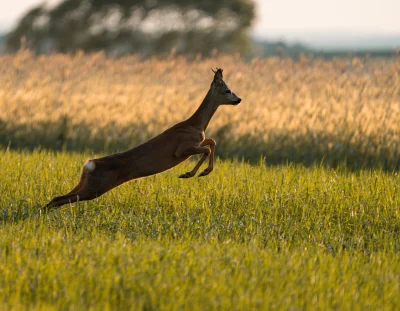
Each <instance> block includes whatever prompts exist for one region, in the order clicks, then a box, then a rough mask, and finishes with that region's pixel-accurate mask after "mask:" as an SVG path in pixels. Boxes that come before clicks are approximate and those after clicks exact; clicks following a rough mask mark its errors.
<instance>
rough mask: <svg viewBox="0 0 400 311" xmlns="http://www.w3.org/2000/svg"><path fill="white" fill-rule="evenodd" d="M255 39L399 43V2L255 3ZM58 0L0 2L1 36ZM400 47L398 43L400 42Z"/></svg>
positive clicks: (299, 0)
mask: <svg viewBox="0 0 400 311" xmlns="http://www.w3.org/2000/svg"><path fill="white" fill-rule="evenodd" d="M254 1H255V3H256V5H257V19H256V21H255V23H254V25H253V29H252V34H253V35H254V36H256V37H257V38H264V39H273V40H276V39H279V40H283V41H288V42H303V43H308V44H311V45H316V46H318V44H322V45H324V44H325V45H329V44H332V45H335V44H338V43H340V42H341V43H342V44H350V45H351V43H352V42H353V41H356V42H361V41H365V43H368V41H370V42H372V41H374V40H376V41H385V42H386V41H388V40H395V41H396V40H397V38H399V40H400V18H399V12H400V0H254ZM43 2H47V3H54V2H57V0H48V1H43V0H11V1H7V0H2V1H1V4H0V32H6V31H8V30H10V28H11V27H12V26H13V25H15V23H16V22H17V20H18V18H19V17H21V16H22V15H23V13H24V12H26V11H27V10H28V9H29V8H31V7H32V6H34V5H37V4H39V3H43ZM399 43H400V41H399Z"/></svg>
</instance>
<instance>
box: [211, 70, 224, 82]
mask: <svg viewBox="0 0 400 311" xmlns="http://www.w3.org/2000/svg"><path fill="white" fill-rule="evenodd" d="M211 70H212V71H213V72H214V82H221V81H222V71H223V70H222V69H221V68H217V71H215V70H214V69H211Z"/></svg>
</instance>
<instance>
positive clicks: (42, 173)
mask: <svg viewBox="0 0 400 311" xmlns="http://www.w3.org/2000/svg"><path fill="white" fill-rule="evenodd" d="M216 66H218V67H222V68H224V74H225V81H226V82H227V84H228V85H229V86H230V87H231V89H232V90H233V91H234V92H235V93H236V94H237V95H238V96H240V97H242V98H243V102H242V104H241V105H239V106H234V107H233V106H225V107H221V108H220V109H219V110H218V111H217V113H216V114H215V116H214V118H213V119H212V120H211V122H210V125H209V128H208V130H207V136H208V137H212V138H214V139H215V140H216V141H217V149H216V153H217V155H218V157H219V159H217V161H216V163H215V168H214V171H213V172H212V173H211V174H210V175H209V176H206V177H202V178H197V177H194V178H191V179H179V178H177V176H179V175H180V174H182V173H184V172H187V171H188V170H189V169H191V168H192V167H193V166H194V165H195V162H194V160H195V159H192V160H190V161H187V162H185V163H184V164H182V165H180V166H177V167H175V168H173V169H172V170H170V171H167V172H164V173H162V174H159V175H156V176H151V177H148V178H144V179H140V180H137V181H132V182H130V183H127V184H124V185H122V186H120V187H118V188H116V189H114V190H112V191H110V192H108V193H106V194H105V195H103V196H101V197H100V198H97V199H95V200H93V201H89V202H81V203H79V204H72V205H66V206H64V207H63V208H61V209H57V210H53V211H51V212H49V213H47V214H44V213H42V212H41V207H42V206H43V205H44V204H46V203H47V202H48V201H49V200H50V199H51V198H52V197H54V196H55V195H60V194H64V193H66V192H68V191H69V190H71V188H72V187H73V186H74V185H75V184H76V183H77V181H78V179H79V175H80V171H81V168H82V164H83V163H84V161H85V160H86V159H88V158H93V157H98V156H101V155H105V154H108V153H109V152H112V151H115V150H126V149H128V148H130V147H132V146H134V145H136V144H138V143H141V142H143V141H145V140H147V139H149V138H150V137H152V136H154V135H156V134H158V133H160V132H161V131H162V130H164V129H166V128H168V127H169V126H171V125H173V124H175V123H176V122H178V121H181V120H183V119H185V118H187V117H189V116H190V115H191V114H192V113H193V112H194V110H195V109H196V108H197V106H198V105H199V104H200V102H201V101H202V99H203V97H204V96H205V94H206V92H207V90H208V87H209V84H210V82H211V80H212V77H213V74H212V72H211V70H210V68H211V67H214V68H215V67H216ZM0 73H1V74H0V172H1V174H0V306H1V307H0V309H2V310H3V309H4V310H23V309H29V310H89V309H90V310H104V309H113V310H129V309H131V310H254V309H264V310H269V309H271V310H327V309H333V310H397V308H398V306H399V305H400V178H399V175H398V170H399V164H400V160H399V159H400V158H399V156H400V130H399V124H400V88H399V80H398V79H399V78H398V76H399V74H400V60H398V59H391V60H370V59H338V60H332V61H325V60H319V59H307V58H302V59H301V60H299V61H292V60H289V59H266V60H253V61H252V62H250V63H248V62H245V61H243V60H241V59H239V58H236V57H233V56H216V57H215V58H214V59H212V60H211V59H202V60H200V59H198V60H195V61H188V60H185V59H184V58H178V57H171V58H170V59H168V60H157V59H149V60H140V59H138V58H136V57H133V56H132V57H127V58H121V59H109V58H106V57H105V56H104V55H102V54H97V55H83V54H77V55H74V56H68V55H50V56H40V57H36V56H33V55H32V54H30V53H29V52H28V51H20V52H19V53H18V54H15V55H6V56H0Z"/></svg>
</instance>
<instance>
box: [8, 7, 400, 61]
mask: <svg viewBox="0 0 400 311" xmlns="http://www.w3.org/2000/svg"><path fill="white" fill-rule="evenodd" d="M398 12H400V1H396V0H381V1H374V0H352V1H348V0H336V1H319V0H304V1H295V0H253V1H251V0H221V1H214V0H202V1H198V0H120V1H115V0H50V1H41V0H14V1H3V2H2V4H1V5H0V51H2V52H3V53H4V52H13V51H16V50H18V49H19V48H20V46H21V44H24V45H25V47H29V48H30V49H31V50H33V51H35V52H36V53H49V52H63V53H64V52H73V51H76V50H83V51H85V52H93V51H98V50H104V51H105V52H106V53H107V54H109V55H116V56H120V55H125V54H131V53H135V54H140V55H142V56H152V55H162V54H169V53H171V51H172V52H174V53H176V54H185V55H199V54H201V55H204V56H207V55H209V54H211V53H212V52H213V51H216V50H217V51H220V52H224V53H234V54H236V53H239V54H241V55H243V56H245V57H247V58H252V57H264V56H274V55H282V54H283V55H286V56H289V57H298V56H299V55H300V54H313V55H319V56H322V57H327V58H329V57H332V56H336V55H347V54H349V53H351V54H352V55H365V54H368V55H372V56H381V57H389V56H392V55H393V52H394V51H395V49H397V48H399V47H400V19H399V18H398V16H397V14H398Z"/></svg>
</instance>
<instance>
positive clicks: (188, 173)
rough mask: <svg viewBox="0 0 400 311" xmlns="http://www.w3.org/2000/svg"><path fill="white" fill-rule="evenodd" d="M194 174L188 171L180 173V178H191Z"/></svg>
mask: <svg viewBox="0 0 400 311" xmlns="http://www.w3.org/2000/svg"><path fill="white" fill-rule="evenodd" d="M193 176H194V174H192V173H191V172H187V173H185V174H182V175H179V178H190V177H193Z"/></svg>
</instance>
